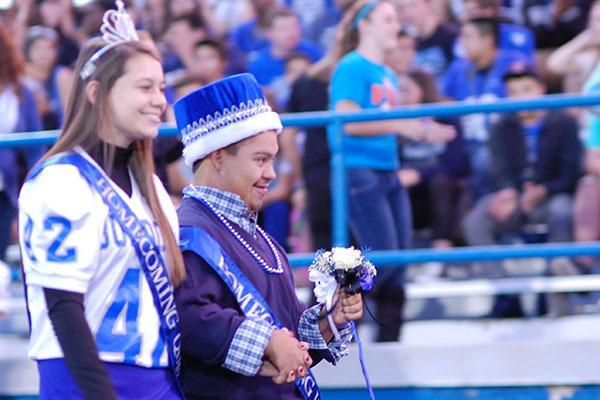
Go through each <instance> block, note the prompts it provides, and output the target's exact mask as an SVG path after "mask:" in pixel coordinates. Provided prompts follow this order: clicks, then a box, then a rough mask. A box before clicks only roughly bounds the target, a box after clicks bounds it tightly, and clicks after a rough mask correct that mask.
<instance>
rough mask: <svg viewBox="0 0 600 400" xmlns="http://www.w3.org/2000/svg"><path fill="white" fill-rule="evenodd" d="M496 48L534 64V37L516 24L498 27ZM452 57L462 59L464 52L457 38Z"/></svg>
mask: <svg viewBox="0 0 600 400" xmlns="http://www.w3.org/2000/svg"><path fill="white" fill-rule="evenodd" d="M499 31H500V32H499V34H500V37H499V41H500V43H499V45H498V48H499V49H501V50H503V51H507V52H516V53H519V54H521V56H523V57H524V58H526V59H527V60H528V61H529V63H530V64H532V65H534V64H535V36H534V35H533V32H532V31H531V29H529V28H527V27H525V26H522V25H517V24H509V23H504V22H503V23H501V24H500V25H499ZM454 56H455V57H456V58H464V57H465V54H464V50H463V48H462V46H461V45H460V40H459V39H458V38H457V39H456V41H455V43H454Z"/></svg>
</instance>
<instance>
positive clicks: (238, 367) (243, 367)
mask: <svg viewBox="0 0 600 400" xmlns="http://www.w3.org/2000/svg"><path fill="white" fill-rule="evenodd" d="M184 194H186V195H188V196H193V197H200V198H202V199H204V200H205V201H207V202H208V203H210V205H212V206H213V207H214V208H215V209H216V210H217V211H218V212H219V213H221V214H222V215H223V216H224V217H225V218H227V219H229V220H230V221H232V222H235V223H236V224H237V225H239V226H240V227H241V228H242V229H244V230H245V231H246V232H248V233H249V234H251V235H252V236H254V237H256V219H257V212H255V211H249V210H248V206H247V205H246V203H245V202H244V201H243V200H242V199H241V197H240V196H238V195H236V194H234V193H230V192H226V191H223V190H219V189H216V188H212V187H207V186H194V185H189V186H188V187H186V188H185V189H184ZM322 307H323V305H321V304H317V305H315V306H313V307H311V308H309V309H307V310H305V311H304V312H303V313H302V315H301V316H300V321H299V324H298V336H299V338H300V340H302V341H305V342H307V343H308V345H309V347H310V348H311V349H315V350H325V349H329V351H330V353H331V355H332V356H333V360H334V363H335V362H337V361H338V360H339V359H340V358H342V357H343V356H345V355H346V354H347V353H348V346H349V345H350V343H351V342H352V328H351V327H350V324H346V325H344V326H343V327H342V329H340V339H339V340H335V339H334V340H332V341H331V342H330V343H326V342H325V339H323V336H322V335H321V331H320V330H319V313H320V312H321V309H322ZM272 330H273V326H271V325H270V324H269V323H268V322H266V321H265V320H263V319H249V318H247V319H246V320H244V322H242V323H241V324H240V326H239V327H238V329H237V331H236V332H235V334H234V335H233V340H232V341H231V345H230V346H229V351H228V352H227V356H226V357H225V361H224V362H223V367H224V368H227V369H229V370H231V371H233V372H236V373H238V374H241V375H245V376H255V375H256V374H257V373H258V370H259V369H260V366H261V365H262V361H263V357H264V352H265V349H266V347H267V344H268V343H269V340H270V339H271V331H272Z"/></svg>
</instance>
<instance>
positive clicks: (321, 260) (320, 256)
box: [308, 251, 332, 273]
mask: <svg viewBox="0 0 600 400" xmlns="http://www.w3.org/2000/svg"><path fill="white" fill-rule="evenodd" d="M330 264H331V252H330V251H323V252H319V253H317V257H316V258H315V259H314V261H313V262H312V264H311V265H310V267H309V268H308V270H309V271H313V270H316V271H319V272H322V273H329V272H331V267H332V266H331V265H330Z"/></svg>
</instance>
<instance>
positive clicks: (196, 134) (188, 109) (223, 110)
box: [173, 73, 283, 166]
mask: <svg viewBox="0 0 600 400" xmlns="http://www.w3.org/2000/svg"><path fill="white" fill-rule="evenodd" d="M173 109H174V111H175V119H176V121H177V128H178V129H179V132H180V133H181V141H182V142H183V145H184V149H183V157H184V159H185V163H186V164H188V165H190V166H192V165H194V163H195V162H196V161H198V160H201V159H203V158H204V157H206V156H207V155H209V154H210V153H212V152H213V151H215V150H219V149H222V148H224V147H227V146H229V145H230V144H233V143H236V142H239V141H240V140H243V139H246V138H249V137H251V136H254V135H257V134H259V133H261V132H265V131H270V130H274V131H276V132H277V133H280V132H281V130H282V128H283V127H282V125H281V120H280V119H279V114H277V113H276V112H274V111H272V110H271V107H270V106H269V104H268V103H267V100H266V98H265V95H264V93H263V91H262V90H261V88H260V86H259V84H258V82H257V81H256V78H254V75H251V74H248V73H244V74H239V75H233V76H230V77H228V78H225V79H221V80H219V81H216V82H214V83H211V84H209V85H206V86H204V87H202V88H200V89H198V90H196V91H194V92H192V93H190V94H188V95H187V96H185V97H183V98H182V99H180V100H179V101H177V102H176V103H175V105H174V106H173Z"/></svg>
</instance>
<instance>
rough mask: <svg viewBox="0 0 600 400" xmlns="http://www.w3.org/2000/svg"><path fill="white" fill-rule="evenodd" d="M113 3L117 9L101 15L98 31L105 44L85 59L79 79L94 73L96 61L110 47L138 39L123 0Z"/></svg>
mask: <svg viewBox="0 0 600 400" xmlns="http://www.w3.org/2000/svg"><path fill="white" fill-rule="evenodd" d="M115 3H116V5H117V9H116V10H108V11H106V12H105V13H104V17H102V26H101V27H100V32H102V38H103V39H104V41H105V42H106V45H105V46H104V47H102V48H101V49H100V50H98V51H96V52H95V53H94V54H93V55H92V56H91V57H90V59H89V60H87V62H86V63H85V65H84V66H83V68H82V69H81V72H80V73H79V75H80V76H81V79H87V78H89V77H90V76H91V75H92V74H93V73H94V70H95V69H96V62H97V61H98V60H99V59H100V57H102V56H103V55H104V54H106V53H107V52H108V51H109V50H110V49H112V48H113V47H116V46H118V45H120V44H121V43H125V42H131V41H135V40H139V38H138V35H137V32H136V31H135V25H134V24H133V21H132V20H131V17H130V16H129V14H127V11H125V6H124V5H123V2H122V1H121V0H117V1H115Z"/></svg>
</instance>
